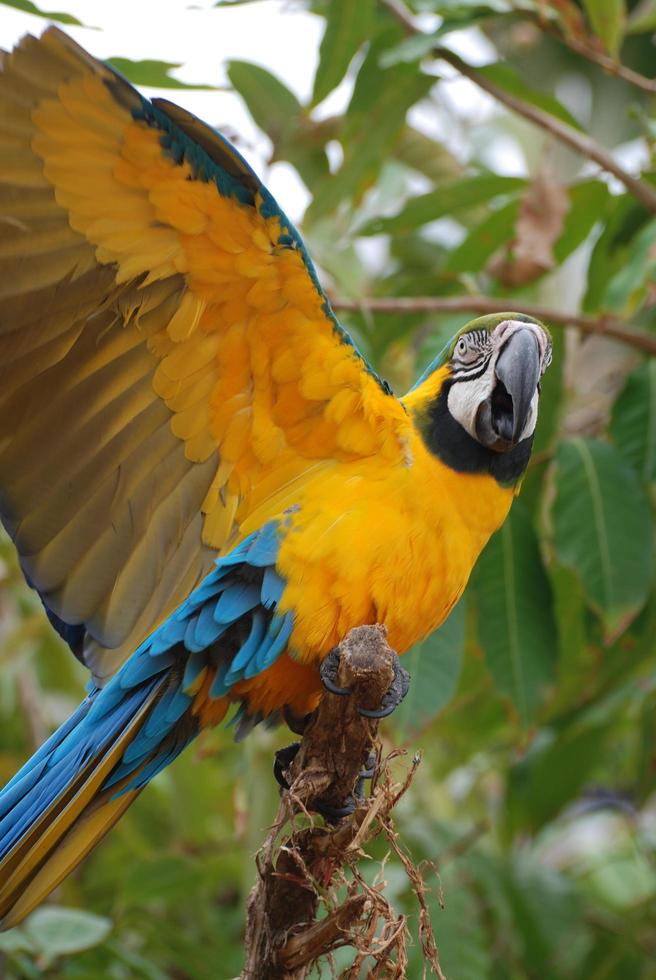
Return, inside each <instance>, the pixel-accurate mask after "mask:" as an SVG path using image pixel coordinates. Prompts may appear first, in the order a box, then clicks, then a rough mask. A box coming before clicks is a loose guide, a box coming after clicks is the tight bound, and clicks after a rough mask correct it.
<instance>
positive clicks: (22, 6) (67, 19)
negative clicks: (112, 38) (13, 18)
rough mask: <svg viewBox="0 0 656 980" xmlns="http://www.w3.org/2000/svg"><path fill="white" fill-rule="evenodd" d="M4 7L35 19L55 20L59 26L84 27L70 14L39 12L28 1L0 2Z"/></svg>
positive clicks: (7, 0) (0, 0)
mask: <svg viewBox="0 0 656 980" xmlns="http://www.w3.org/2000/svg"><path fill="white" fill-rule="evenodd" d="M0 3H2V5H3V6H4V7H15V8H16V10H24V11H25V13H26V14H34V16H35V17H45V18H46V19H47V20H56V21H57V23H59V24H69V25H70V26H71V27H84V26H85V25H84V24H83V23H82V21H80V20H78V19H77V17H73V15H72V14H62V13H58V12H56V11H53V10H39V8H38V7H37V6H36V5H35V4H33V3H31V2H30V0H0Z"/></svg>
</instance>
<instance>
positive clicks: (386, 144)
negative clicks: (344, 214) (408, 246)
mask: <svg viewBox="0 0 656 980" xmlns="http://www.w3.org/2000/svg"><path fill="white" fill-rule="evenodd" d="M397 33H398V32H397V30H396V29H395V30H394V31H393V36H397ZM388 36H389V32H386V33H385V34H384V35H382V36H379V37H378V38H376V39H375V41H374V42H373V43H372V44H371V47H370V49H369V52H368V53H367V57H366V58H365V60H364V62H363V63H362V67H361V68H360V71H359V72H358V77H357V79H356V83H355V88H354V91H353V97H352V98H351V102H350V103H349V107H348V110H347V113H346V121H345V126H344V130H343V132H342V134H341V139H342V145H343V147H344V162H343V164H342V166H341V167H340V169H339V170H338V171H337V173H336V174H330V175H329V176H327V177H326V178H325V179H324V180H322V181H320V182H318V183H317V185H316V187H315V197H314V200H313V202H312V204H311V205H310V207H309V208H308V211H307V213H306V215H305V219H304V221H305V223H309V222H316V221H318V220H319V219H320V218H322V217H325V215H327V214H330V213H331V212H333V211H335V210H336V209H337V207H338V206H339V205H340V204H341V202H342V201H352V200H356V201H357V200H358V199H359V198H360V197H361V195H362V194H363V193H364V191H365V190H367V188H368V187H370V186H371V185H372V184H373V183H374V182H375V180H376V178H377V177H378V174H379V173H380V170H381V168H382V167H383V164H384V163H385V161H386V159H387V157H388V156H389V155H390V153H391V152H393V146H394V143H395V141H396V140H397V139H398V137H399V135H400V133H401V131H402V129H403V126H404V125H405V118H406V115H407V112H408V110H409V109H410V107H411V106H413V105H414V104H415V103H416V102H418V101H419V99H421V98H423V97H424V96H425V95H426V94H427V93H428V90H429V89H430V87H431V86H432V85H433V83H434V81H435V79H434V78H432V77H430V76H428V75H422V74H419V73H418V72H417V71H416V70H415V69H414V67H413V66H411V65H399V66H398V67H397V68H395V69H390V70H388V71H383V70H382V69H381V68H380V66H379V65H378V54H379V51H380V50H381V47H382V46H384V44H385V42H386V39H387V37H388ZM381 91H384V92H385V98H384V99H381V98H380V93H381Z"/></svg>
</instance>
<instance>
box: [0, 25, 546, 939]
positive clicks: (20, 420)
mask: <svg viewBox="0 0 656 980" xmlns="http://www.w3.org/2000/svg"><path fill="white" fill-rule="evenodd" d="M0 64H1V68H2V72H1V75H0V197H1V200H2V222H1V223H0V291H1V293H2V304H1V306H0V370H1V372H2V384H1V386H0V402H1V406H0V514H1V517H2V521H3V523H4V526H5V527H6V529H7V531H8V532H9V534H10V535H11V537H12V538H13V541H14V543H15V546H16V548H17V550H18V554H19V556H20V561H21V565H22V569H23V571H24V573H25V577H26V579H27V581H28V583H29V584H30V586H31V587H32V588H33V589H35V590H36V591H37V592H38V594H39V596H40V597H41V600H42V601H43V604H44V606H45V610H46V613H47V615H48V617H49V619H50V621H51V623H52V625H53V626H54V628H55V629H56V630H57V631H58V633H59V634H60V635H61V636H62V637H63V638H64V640H65V641H66V642H67V643H68V644H69V645H70V647H71V650H72V652H73V653H74V654H75V656H76V657H78V658H79V659H80V660H81V661H82V662H83V663H84V664H85V665H86V666H87V667H88V668H89V671H90V672H91V678H92V679H91V681H90V685H89V693H88V696H87V697H86V699H85V700H84V701H83V702H82V704H80V706H79V707H78V708H77V710H76V711H75V712H74V713H73V715H72V716H71V717H70V718H69V719H68V721H67V722H65V723H64V724H63V725H62V726H61V728H59V730H58V731H56V732H55V733H54V735H52V737H51V738H50V739H49V740H48V741H47V742H46V743H45V744H44V745H43V746H42V747H41V749H39V750H38V751H37V752H36V754H35V755H34V756H33V757H32V758H31V759H30V760H29V761H28V762H27V763H26V764H25V766H24V767H23V768H22V769H21V770H20V772H19V773H18V774H17V775H16V776H15V777H14V778H13V779H12V780H11V781H10V782H9V783H8V784H7V786H6V787H5V788H4V790H3V791H2V793H1V794H0V922H1V924H2V926H3V927H4V928H9V927H11V926H13V925H15V924H16V923H18V922H20V921H21V919H22V918H23V917H24V916H25V915H26V914H27V913H28V912H30V911H31V910H32V909H33V908H34V907H35V906H36V905H37V904H38V903H39V902H41V900H42V899H43V898H45V897H46V896H47V895H48V893H49V892H50V891H51V890H52V889H53V888H54V887H55V886H56V885H57V884H58V883H59V882H60V881H61V880H62V879H63V878H64V876H65V875H67V874H68V873H69V872H70V871H71V869H72V868H74V867H75V866H76V865H77V864H78V862H79V861H81V860H82V858H83V857H84V856H85V855H86V854H87V853H88V852H89V851H90V850H91V848H92V847H94V846H95V844H96V843H97V842H98V841H99V840H100V839H101V838H102V837H103V836H104V834H105V833H106V832H107V831H108V830H109V829H110V828H111V827H112V825H113V824H114V823H115V822H116V820H118V818H119V817H120V816H121V814H122V813H123V812H124V811H125V810H126V809H127V807H128V806H129V805H130V803H132V801H133V800H134V799H135V798H136V797H137V796H138V794H139V793H140V791H141V790H142V789H143V788H144V787H145V786H146V784H147V783H148V782H149V781H150V780H151V779H152V778H153V776H155V775H156V773H158V772H160V771H161V770H162V769H163V768H164V767H165V766H167V765H168V764H169V763H170V762H172V761H173V759H175V758H176V756H177V755H178V754H179V753H180V752H181V751H182V750H183V749H184V748H185V746H186V745H188V744H189V743H190V742H191V741H192V740H193V739H194V738H195V737H196V736H197V735H198V733H199V732H200V731H201V730H202V729H204V728H206V727H208V726H213V725H216V724H218V723H219V722H220V721H221V720H222V719H223V718H224V716H225V715H226V712H227V711H228V709H229V707H230V706H231V705H235V706H236V711H237V713H238V719H237V728H238V731H239V733H240V734H244V733H246V732H247V731H248V730H249V728H251V727H252V726H253V725H254V724H256V723H258V722H259V721H261V720H262V719H264V718H269V719H271V718H275V717H276V716H278V715H282V713H283V712H284V711H289V712H291V713H292V714H293V715H295V716H304V715H306V714H308V713H310V712H311V711H312V710H313V709H314V708H315V707H316V705H317V703H318V700H319V698H320V695H321V691H322V685H321V680H320V673H319V667H320V665H321V663H322V661H323V660H324V658H325V657H326V656H327V654H328V653H329V652H330V651H331V650H332V649H333V648H334V647H335V646H336V645H337V644H338V643H339V641H340V640H341V639H342V638H343V637H344V636H345V634H346V633H347V632H348V631H349V630H350V629H351V628H352V627H354V626H358V625H362V624H367V623H376V622H379V623H384V624H385V625H386V627H387V630H388V635H389V641H390V644H391V645H392V647H393V648H394V649H395V650H397V651H399V652H401V653H402V652H403V651H405V650H407V649H408V648H409V647H410V646H411V645H412V644H414V643H415V642H416V641H418V640H420V639H421V638H422V637H424V636H425V635H426V634H428V633H429V632H431V631H432V630H434V629H435V628H436V627H437V626H439V625H440V623H442V622H443V620H444V619H445V618H446V616H447V615H448V613H449V611H450V609H451V608H452V607H453V606H454V605H455V603H456V602H457V600H458V598H459V597H460V595H461V593H462V592H463V589H464V588H465V585H466V582H467V579H468V576H469V574H470V572H471V570H472V567H473V565H474V563H475V561H476V559H477V556H478V555H479V553H480V551H481V549H482V548H483V547H484V545H485V543H486V542H487V540H488V538H489V537H490V535H491V534H492V532H493V531H495V530H496V529H497V528H498V527H499V526H500V524H501V523H502V521H503V520H504V518H505V517H506V515H507V513H508V510H509V508H510V505H511V502H512V499H513V495H514V493H515V491H516V488H517V486H518V484H519V481H520V480H521V477H522V474H523V473H524V470H525V468H526V465H527V463H528V459H529V455H530V451H531V444H532V440H533V433H534V429H535V423H536V418H537V411H538V399H539V390H540V378H541V375H542V374H543V372H544V370H545V369H546V367H547V365H548V363H549V360H550V356H551V340H550V337H549V334H548V331H547V330H546V328H545V327H543V326H542V325H541V324H540V323H539V322H538V321H536V320H533V319H531V318H530V317H528V316H524V315H522V314H519V313H506V314H499V315H495V316H487V317H483V318H480V319H478V320H474V321H473V322H471V323H469V324H467V326H465V327H463V328H462V330H460V331H459V333H458V334H457V335H456V337H455V338H454V339H453V340H452V342H451V343H450V344H449V345H448V346H447V348H446V349H445V350H444V351H443V353H442V355H441V356H440V357H438V358H437V359H436V360H435V361H434V362H433V363H432V364H431V365H429V367H428V369H427V370H426V372H425V373H424V374H423V375H422V377H421V378H420V379H419V381H418V382H417V384H416V385H415V386H414V387H413V388H412V389H411V391H410V392H409V393H408V394H407V395H406V396H405V397H404V398H400V399H399V398H397V397H395V395H394V394H393V393H392V391H391V389H390V387H389V386H388V385H387V384H386V382H385V381H383V380H382V379H381V378H380V377H378V376H377V374H376V373H375V372H374V370H373V369H372V368H371V367H370V366H369V364H367V362H366V361H365V360H364V359H363V357H362V356H361V354H360V353H359V352H358V350H357V349H356V347H355V346H354V344H353V342H352V340H351V339H350V337H349V335H348V334H347V332H346V331H345V330H344V328H343V327H342V326H341V325H340V323H339V322H338V320H337V319H336V317H335V315H334V313H333V311H332V309H331V307H330V305H329V303H328V300H327V298H326V295H325V293H324V292H323V290H322V288H321V286H320V284H319V281H318V278H317V274H316V272H315V269H314V266H313V265H312V262H311V260H310V258H309V256H308V254H307V252H306V250H305V247H304V245H303V242H302V240H301V238H300V236H299V234H298V232H297V231H296V229H295V228H294V226H293V224H292V223H291V221H289V219H288V218H287V217H286V216H285V214H284V213H283V212H282V211H281V210H280V208H279V207H278V205H277V203H276V202H275V200H274V199H273V198H272V196H271V195H270V193H269V192H268V191H267V189H266V188H265V187H264V186H263V185H262V183H261V182H260V180H259V179H258V178H257V176H256V175H255V173H254V172H253V171H252V170H251V168H250V167H249V166H248V164H247V163H246V162H245V161H244V159H243V158H242V157H241V156H240V154H239V153H238V152H237V151H236V150H235V148H234V147H233V146H232V145H231V144H230V143H229V142H227V141H226V140H225V139H224V138H223V137H222V136H220V135H219V134H218V133H216V132H215V131H214V130H213V129H211V128H210V127H208V126H207V125H205V124H204V123H203V122H201V121H200V120H199V119H197V118H195V117H194V116H192V115H191V114H190V113H188V112H186V111H185V110H184V109H181V108H179V107H178V106H175V105H173V104H171V103H170V102H167V101H165V100H163V99H153V100H152V101H149V100H147V99H145V98H143V97H142V96H141V95H140V94H139V93H138V92H137V91H136V90H135V89H134V88H133V87H132V86H131V85H130V84H128V82H127V81H126V80H125V79H124V78H122V77H121V76H120V75H119V74H117V73H116V72H115V71H114V70H113V69H112V68H111V67H109V66H107V65H104V64H103V63H102V62H99V61H97V60H96V59H94V58H93V57H91V56H90V55H89V54H87V52H86V51H84V50H83V49H82V48H80V47H79V46H78V45H77V44H75V43H74V42H73V41H71V40H70V39H69V38H68V37H67V36H66V35H65V34H63V33H61V32H60V31H59V30H57V29H55V28H49V29H48V30H46V32H45V33H44V34H43V35H42V36H41V38H40V39H35V38H33V37H25V38H24V39H23V40H22V41H21V43H20V44H19V45H18V47H17V48H16V49H15V50H14V51H13V52H12V53H11V54H7V55H5V56H4V59H3V61H2V62H1V63H0Z"/></svg>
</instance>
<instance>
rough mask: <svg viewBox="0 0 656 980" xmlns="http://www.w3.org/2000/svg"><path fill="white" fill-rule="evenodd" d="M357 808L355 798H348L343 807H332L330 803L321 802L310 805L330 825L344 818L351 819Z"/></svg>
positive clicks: (317, 801)
mask: <svg viewBox="0 0 656 980" xmlns="http://www.w3.org/2000/svg"><path fill="white" fill-rule="evenodd" d="M356 806H357V801H356V800H355V799H354V797H353V796H347V797H346V799H345V800H344V803H343V804H342V806H331V805H330V804H329V803H324V802H323V801H321V800H314V802H313V803H312V804H311V805H310V809H311V810H315V811H316V812H317V813H320V814H321V816H322V817H323V818H324V820H328V821H330V823H335V822H336V821H337V820H342V819H343V818H344V817H350V816H351V814H352V813H353V812H354V810H355V808H356Z"/></svg>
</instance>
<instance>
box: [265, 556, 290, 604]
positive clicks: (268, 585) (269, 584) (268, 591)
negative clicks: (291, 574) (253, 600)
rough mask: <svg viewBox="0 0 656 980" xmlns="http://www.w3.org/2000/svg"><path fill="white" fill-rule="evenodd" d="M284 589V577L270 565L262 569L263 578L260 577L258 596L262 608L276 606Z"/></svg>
mask: <svg viewBox="0 0 656 980" xmlns="http://www.w3.org/2000/svg"><path fill="white" fill-rule="evenodd" d="M284 591H285V581H284V579H282V578H281V577H280V575H278V573H277V571H276V570H275V568H274V567H273V566H272V565H269V567H268V568H265V570H264V578H263V579H262V588H261V590H260V596H261V599H262V605H263V606H264V608H265V609H271V608H272V607H273V606H277V605H278V603H279V602H280V597H281V596H282V594H283V592H284Z"/></svg>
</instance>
